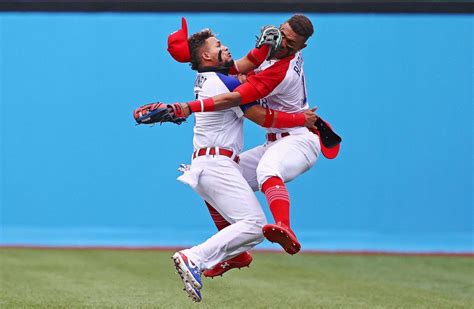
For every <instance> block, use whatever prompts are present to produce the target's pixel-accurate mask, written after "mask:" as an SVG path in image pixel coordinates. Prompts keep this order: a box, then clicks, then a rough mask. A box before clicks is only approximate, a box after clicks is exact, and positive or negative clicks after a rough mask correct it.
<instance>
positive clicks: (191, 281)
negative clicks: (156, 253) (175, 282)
mask: <svg viewBox="0 0 474 309" xmlns="http://www.w3.org/2000/svg"><path fill="white" fill-rule="evenodd" d="M172 259H173V262H174V266H175V268H176V271H177V272H178V275H179V277H180V278H181V280H182V281H183V284H184V290H185V291H186V293H188V296H189V297H191V298H192V300H193V301H195V302H200V301H201V300H202V297H201V291H200V289H201V288H202V281H201V271H200V270H199V267H198V266H197V265H195V264H194V263H193V262H192V261H191V260H190V259H188V257H187V256H186V255H185V254H184V253H182V252H180V251H179V252H176V253H175V254H174V255H173V257H172Z"/></svg>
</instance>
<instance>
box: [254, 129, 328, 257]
mask: <svg viewBox="0 0 474 309" xmlns="http://www.w3.org/2000/svg"><path fill="white" fill-rule="evenodd" d="M319 153H320V146H319V141H318V138H317V136H316V135H314V134H312V133H310V132H308V133H303V134H298V135H290V136H288V137H285V138H283V139H281V140H278V141H277V142H275V143H274V144H272V145H271V146H270V147H269V148H268V150H267V151H266V152H265V154H264V155H263V157H262V159H261V160H260V163H259V165H258V167H257V178H258V182H259V184H260V186H261V189H262V192H263V193H264V194H265V197H266V198H267V202H268V204H269V207H270V210H271V212H272V215H273V218H274V220H275V224H268V225H266V226H265V227H264V228H263V233H264V235H265V237H266V238H267V239H268V240H270V241H272V242H277V243H279V244H280V245H281V246H282V247H283V248H284V250H285V251H286V252H287V253H289V254H295V253H297V252H298V251H299V250H300V248H301V245H300V244H299V242H298V239H297V238H296V235H295V234H294V232H293V231H292V230H291V226H290V197H289V194H288V190H287V189H286V186H285V183H286V182H289V181H291V180H293V179H294V178H295V177H297V176H298V175H301V174H302V173H304V172H305V171H307V170H308V169H310V168H311V167H312V166H313V165H314V163H315V162H316V160H317V158H318V156H319Z"/></svg>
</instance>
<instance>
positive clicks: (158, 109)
mask: <svg viewBox="0 0 474 309" xmlns="http://www.w3.org/2000/svg"><path fill="white" fill-rule="evenodd" d="M181 116H183V112H182V109H181V105H180V104H171V105H166V104H163V103H159V102H157V103H150V104H146V105H143V106H140V107H139V108H137V109H135V110H134V111H133V118H135V121H136V122H137V124H153V123H157V122H158V123H160V124H161V123H163V122H172V123H176V124H181V123H183V122H184V121H186V118H185V117H181Z"/></svg>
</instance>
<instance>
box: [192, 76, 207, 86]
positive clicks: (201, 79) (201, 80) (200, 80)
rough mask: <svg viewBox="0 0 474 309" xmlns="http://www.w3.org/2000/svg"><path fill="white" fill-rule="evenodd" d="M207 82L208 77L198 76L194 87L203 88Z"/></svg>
mask: <svg viewBox="0 0 474 309" xmlns="http://www.w3.org/2000/svg"><path fill="white" fill-rule="evenodd" d="M206 80H207V77H205V76H204V75H200V74H198V76H197V77H196V80H195V81H194V87H197V88H202V85H203V84H204V82H205V81H206Z"/></svg>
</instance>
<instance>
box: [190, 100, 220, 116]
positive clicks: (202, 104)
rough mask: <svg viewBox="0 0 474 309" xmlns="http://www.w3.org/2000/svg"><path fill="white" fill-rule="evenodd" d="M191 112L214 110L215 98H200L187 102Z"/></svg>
mask: <svg viewBox="0 0 474 309" xmlns="http://www.w3.org/2000/svg"><path fill="white" fill-rule="evenodd" d="M187 104H188V106H189V109H190V110H191V113H198V112H212V111H214V99H213V98H207V99H199V100H195V101H191V102H188V103H187Z"/></svg>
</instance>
